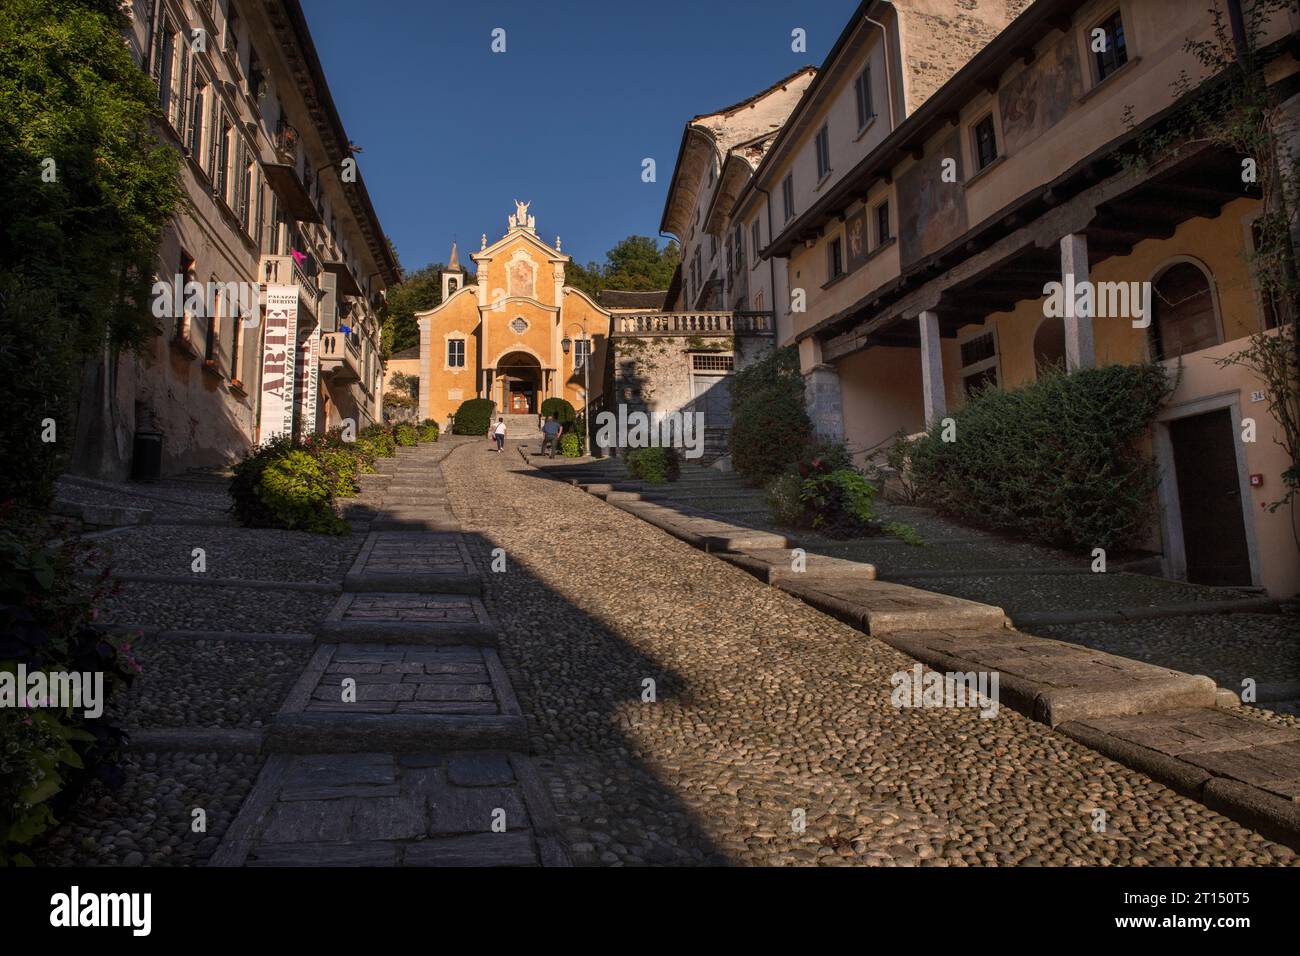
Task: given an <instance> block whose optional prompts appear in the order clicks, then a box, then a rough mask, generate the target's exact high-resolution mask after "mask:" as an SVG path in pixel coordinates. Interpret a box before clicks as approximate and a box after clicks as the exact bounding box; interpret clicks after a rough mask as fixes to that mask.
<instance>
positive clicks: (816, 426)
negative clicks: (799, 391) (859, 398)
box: [803, 363, 844, 441]
mask: <svg viewBox="0 0 1300 956" xmlns="http://www.w3.org/2000/svg"><path fill="white" fill-rule="evenodd" d="M803 381H804V403H805V404H806V405H807V406H808V417H809V418H811V419H812V423H813V431H814V432H816V434H817V437H818V438H821V439H823V440H825V441H843V440H844V394H843V391H842V390H841V389H840V373H839V372H838V371H837V370H836V368H835V366H833V365H826V364H824V363H823V364H819V365H814V366H813V367H812V368H811V369H809V370H808V371H807V372H805V373H804V377H803Z"/></svg>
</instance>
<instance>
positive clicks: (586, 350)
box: [573, 339, 591, 369]
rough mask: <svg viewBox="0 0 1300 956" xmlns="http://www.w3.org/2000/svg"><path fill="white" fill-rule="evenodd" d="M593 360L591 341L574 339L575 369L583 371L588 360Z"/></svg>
mask: <svg viewBox="0 0 1300 956" xmlns="http://www.w3.org/2000/svg"><path fill="white" fill-rule="evenodd" d="M589 358H591V339H574V342H573V367H574V369H581V368H582V367H583V366H585V365H586V364H587V359H589Z"/></svg>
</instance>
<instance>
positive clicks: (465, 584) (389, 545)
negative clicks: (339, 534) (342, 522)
mask: <svg viewBox="0 0 1300 956" xmlns="http://www.w3.org/2000/svg"><path fill="white" fill-rule="evenodd" d="M343 587H344V589H345V590H348V591H365V592H388V593H396V592H404V591H414V592H423V593H429V594H479V593H481V591H482V589H483V580H482V577H481V576H480V574H479V572H478V569H477V567H476V566H475V565H474V561H473V559H472V558H471V557H470V554H469V551H468V549H467V548H466V547H465V542H464V538H463V537H462V536H461V535H459V534H422V533H402V532H373V533H371V534H370V535H369V536H368V537H367V538H366V543H365V544H364V545H362V548H361V551H360V553H359V554H358V555H357V559H356V561H354V562H353V564H352V568H351V569H350V570H349V571H348V573H347V575H346V576H345V577H344V579H343Z"/></svg>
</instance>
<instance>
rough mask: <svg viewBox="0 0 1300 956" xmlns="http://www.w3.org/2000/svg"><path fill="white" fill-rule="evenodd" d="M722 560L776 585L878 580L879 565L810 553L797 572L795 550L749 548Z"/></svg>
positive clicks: (804, 555) (727, 554) (804, 558)
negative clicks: (823, 581)
mask: <svg viewBox="0 0 1300 956" xmlns="http://www.w3.org/2000/svg"><path fill="white" fill-rule="evenodd" d="M718 557H720V558H722V560H723V561H727V562H729V563H731V564H734V565H736V566H737V567H740V568H744V569H745V570H746V571H749V572H750V573H751V574H753V575H754V576H755V577H756V578H758V579H759V580H761V581H766V582H767V583H768V584H775V583H776V582H777V581H779V580H783V579H786V578H788V579H790V580H792V581H800V580H808V581H821V580H831V579H843V580H854V581H858V580H861V581H874V580H875V579H876V568H875V565H872V564H867V563H864V562H862V561H846V560H844V559H843V558H832V557H827V556H826V555H823V554H810V553H808V552H804V553H803V555H802V562H803V570H802V571H796V570H794V564H795V553H794V549H791V548H745V549H744V550H742V551H736V552H732V553H724V554H719V555H718Z"/></svg>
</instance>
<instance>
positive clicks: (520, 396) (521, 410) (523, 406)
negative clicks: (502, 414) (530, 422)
mask: <svg viewBox="0 0 1300 956" xmlns="http://www.w3.org/2000/svg"><path fill="white" fill-rule="evenodd" d="M528 412H529V408H528V391H527V386H526V385H518V384H515V383H511V385H510V413H511V414H512V415H527V414H528Z"/></svg>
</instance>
